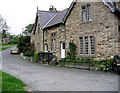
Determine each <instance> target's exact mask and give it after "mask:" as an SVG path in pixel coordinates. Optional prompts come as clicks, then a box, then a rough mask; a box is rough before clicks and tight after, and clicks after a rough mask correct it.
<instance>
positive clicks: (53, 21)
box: [43, 8, 68, 29]
mask: <svg viewBox="0 0 120 93" xmlns="http://www.w3.org/2000/svg"><path fill="white" fill-rule="evenodd" d="M67 11H68V8H67V9H65V10H63V11H61V12H58V13H57V14H56V15H55V16H53V18H52V19H51V20H50V21H48V23H47V24H46V25H45V26H44V27H43V29H44V28H47V27H51V26H54V25H56V24H59V23H62V21H63V18H64V16H65V14H66V13H67Z"/></svg>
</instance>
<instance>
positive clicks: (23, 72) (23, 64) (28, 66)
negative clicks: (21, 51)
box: [2, 49, 118, 91]
mask: <svg viewBox="0 0 120 93" xmlns="http://www.w3.org/2000/svg"><path fill="white" fill-rule="evenodd" d="M9 51H10V49H7V50H5V51H3V52H2V70H3V71H5V72H8V73H9V74H11V75H14V76H16V77H17V78H19V79H21V80H23V81H24V82H25V83H26V84H27V85H29V86H31V87H32V90H33V91H118V75H116V74H111V73H104V72H98V71H97V72H95V71H87V70H80V69H69V68H59V67H51V66H46V65H43V64H40V63H33V62H29V61H24V60H22V59H21V58H20V57H19V56H18V55H10V54H9Z"/></svg>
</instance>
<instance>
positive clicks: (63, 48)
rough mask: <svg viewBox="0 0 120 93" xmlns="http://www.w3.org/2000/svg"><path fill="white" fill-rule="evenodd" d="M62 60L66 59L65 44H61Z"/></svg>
mask: <svg viewBox="0 0 120 93" xmlns="http://www.w3.org/2000/svg"><path fill="white" fill-rule="evenodd" d="M61 58H65V43H61Z"/></svg>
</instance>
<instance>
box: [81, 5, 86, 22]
mask: <svg viewBox="0 0 120 93" xmlns="http://www.w3.org/2000/svg"><path fill="white" fill-rule="evenodd" d="M82 21H86V8H85V6H82Z"/></svg>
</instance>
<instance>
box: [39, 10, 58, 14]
mask: <svg viewBox="0 0 120 93" xmlns="http://www.w3.org/2000/svg"><path fill="white" fill-rule="evenodd" d="M38 11H39V12H48V13H55V14H56V12H51V11H46V10H38Z"/></svg>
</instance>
